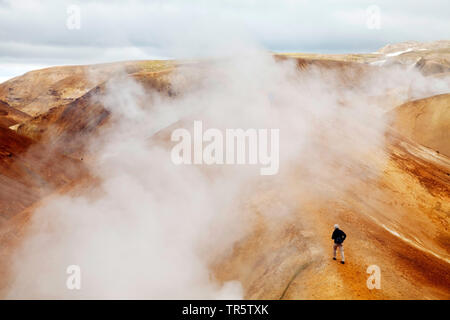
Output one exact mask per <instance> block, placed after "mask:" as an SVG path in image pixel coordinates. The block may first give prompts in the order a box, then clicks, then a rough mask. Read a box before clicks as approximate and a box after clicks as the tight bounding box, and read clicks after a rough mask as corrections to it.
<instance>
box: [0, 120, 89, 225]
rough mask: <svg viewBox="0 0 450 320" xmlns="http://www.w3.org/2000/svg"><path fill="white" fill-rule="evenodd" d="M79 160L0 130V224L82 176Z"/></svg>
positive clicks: (3, 129)
mask: <svg viewBox="0 0 450 320" xmlns="http://www.w3.org/2000/svg"><path fill="white" fill-rule="evenodd" d="M82 172H83V169H82V165H81V163H80V162H79V161H77V160H73V159H70V158H67V157H64V156H62V155H60V154H58V153H57V152H56V151H55V150H52V149H51V148H49V147H48V146H44V145H39V144H34V142H33V141H32V140H30V139H29V138H26V137H23V136H21V135H19V134H17V133H16V132H15V131H13V130H10V129H7V128H2V127H0V221H1V223H2V224H3V223H6V221H7V220H8V219H10V218H11V217H12V216H14V215H15V214H17V213H19V212H21V211H22V210H23V209H25V208H26V207H28V206H30V205H31V204H33V203H34V202H36V201H37V200H38V199H39V198H41V197H42V196H43V195H45V194H47V193H48V192H49V191H51V190H52V189H54V188H57V187H60V186H62V185H63V184H65V183H68V182H70V181H72V180H74V179H77V178H79V177H80V175H82Z"/></svg>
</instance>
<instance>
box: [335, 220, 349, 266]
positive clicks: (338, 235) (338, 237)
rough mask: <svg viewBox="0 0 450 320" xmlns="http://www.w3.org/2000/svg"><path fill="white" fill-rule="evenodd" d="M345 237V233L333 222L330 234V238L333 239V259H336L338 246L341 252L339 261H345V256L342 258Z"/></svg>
mask: <svg viewBox="0 0 450 320" xmlns="http://www.w3.org/2000/svg"><path fill="white" fill-rule="evenodd" d="M346 237H347V235H346V234H345V232H344V231H342V230H341V229H339V225H338V224H335V225H334V231H333V234H332V235H331V239H333V240H334V245H333V260H336V249H337V248H339V250H340V252H341V263H342V264H344V263H345V258H344V245H343V243H344V240H345V238H346Z"/></svg>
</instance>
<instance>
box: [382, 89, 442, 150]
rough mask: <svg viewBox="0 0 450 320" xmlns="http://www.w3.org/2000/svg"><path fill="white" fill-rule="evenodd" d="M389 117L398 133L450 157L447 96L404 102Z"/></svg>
mask: <svg viewBox="0 0 450 320" xmlns="http://www.w3.org/2000/svg"><path fill="white" fill-rule="evenodd" d="M389 116H390V117H391V118H392V125H393V127H394V128H395V130H397V131H398V132H399V133H401V134H402V135H404V136H405V137H407V138H409V139H411V140H413V141H415V142H418V143H419V144H422V145H424V146H426V147H429V148H431V149H434V150H436V151H438V152H440V153H443V154H445V155H446V156H448V157H450V94H441V95H437V96H433V97H429V98H425V99H420V100H415V101H411V102H407V103H405V104H402V105H401V106H399V107H397V108H395V109H394V110H393V111H391V112H390V114H389Z"/></svg>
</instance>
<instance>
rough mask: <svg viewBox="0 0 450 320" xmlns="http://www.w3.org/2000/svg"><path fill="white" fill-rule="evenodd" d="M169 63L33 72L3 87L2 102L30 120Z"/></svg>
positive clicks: (68, 68)
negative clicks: (99, 88)
mask: <svg viewBox="0 0 450 320" xmlns="http://www.w3.org/2000/svg"><path fill="white" fill-rule="evenodd" d="M171 66H172V63H171V62H170V61H123V62H116V63H105V64H97V65H87V66H63V67H51V68H46V69H41V70H34V71H30V72H27V73H26V74H24V75H22V76H19V77H15V78H13V79H10V80H8V81H5V82H3V83H1V84H0V100H3V101H5V102H7V103H8V104H9V105H10V106H12V107H14V108H16V109H18V110H20V111H23V112H25V113H27V114H29V115H31V116H37V115H39V114H42V113H45V112H47V111H48V110H49V109H51V108H53V107H58V106H60V105H64V104H68V103H70V102H73V101H74V100H75V99H77V98H79V97H81V96H82V95H84V94H85V93H87V92H88V91H89V90H91V89H93V88H95V87H96V86H97V85H99V84H101V83H102V82H104V81H106V80H108V79H110V78H111V77H113V76H115V75H117V74H132V73H135V72H140V71H159V70H164V69H167V68H170V67H171Z"/></svg>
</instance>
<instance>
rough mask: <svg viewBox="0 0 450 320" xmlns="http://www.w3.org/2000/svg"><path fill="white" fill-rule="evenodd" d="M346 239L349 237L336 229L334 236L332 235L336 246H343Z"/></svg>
mask: <svg viewBox="0 0 450 320" xmlns="http://www.w3.org/2000/svg"><path fill="white" fill-rule="evenodd" d="M345 238H347V235H346V234H345V232H344V231H342V230H341V229H334V231H333V234H332V235H331V239H333V240H334V243H336V244H342V243H343V242H344V240H345Z"/></svg>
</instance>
